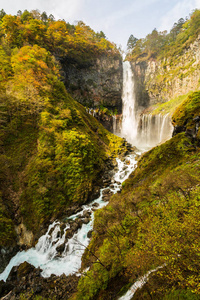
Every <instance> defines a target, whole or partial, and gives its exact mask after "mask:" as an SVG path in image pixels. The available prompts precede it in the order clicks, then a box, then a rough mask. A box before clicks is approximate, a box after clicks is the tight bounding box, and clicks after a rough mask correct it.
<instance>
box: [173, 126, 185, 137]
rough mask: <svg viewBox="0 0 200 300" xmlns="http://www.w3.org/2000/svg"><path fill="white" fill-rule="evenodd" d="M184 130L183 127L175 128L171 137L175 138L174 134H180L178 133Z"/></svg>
mask: <svg viewBox="0 0 200 300" xmlns="http://www.w3.org/2000/svg"><path fill="white" fill-rule="evenodd" d="M185 130H186V127H185V126H175V127H174V130H173V133H172V136H175V135H176V134H178V133H180V132H184V131H185Z"/></svg>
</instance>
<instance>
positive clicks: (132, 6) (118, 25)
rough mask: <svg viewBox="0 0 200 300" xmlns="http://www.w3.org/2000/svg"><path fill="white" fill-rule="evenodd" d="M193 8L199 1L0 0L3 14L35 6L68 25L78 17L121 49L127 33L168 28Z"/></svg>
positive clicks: (145, 32) (134, 33) (197, 6)
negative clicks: (101, 32)
mask: <svg viewBox="0 0 200 300" xmlns="http://www.w3.org/2000/svg"><path fill="white" fill-rule="evenodd" d="M195 8H198V9H200V0H0V9H4V10H5V12H6V13H7V14H12V15H15V14H17V11H18V10H21V11H22V12H23V11H24V10H25V9H27V10H28V11H31V10H32V9H38V10H39V11H40V12H41V13H42V12H43V11H45V12H46V13H47V15H49V14H53V15H54V17H55V19H56V20H58V19H64V20H65V21H66V22H69V23H70V24H76V22H77V21H80V20H81V21H83V22H84V23H85V24H86V25H89V26H90V27H91V28H92V29H93V30H94V31H96V32H99V31H103V32H104V33H105V35H106V37H107V38H108V40H110V41H111V42H114V43H115V44H117V46H119V47H120V46H121V47H122V49H123V50H125V48H126V44H127V41H128V38H129V36H130V35H131V34H133V35H134V36H135V37H137V38H144V37H145V36H146V35H147V34H148V33H151V32H152V30H153V29H154V28H156V29H157V30H158V31H164V30H167V31H169V30H170V29H171V28H172V26H173V24H174V23H175V22H177V21H178V20H179V19H180V18H185V17H188V16H189V15H190V13H191V12H192V11H193V10H194V9H195Z"/></svg>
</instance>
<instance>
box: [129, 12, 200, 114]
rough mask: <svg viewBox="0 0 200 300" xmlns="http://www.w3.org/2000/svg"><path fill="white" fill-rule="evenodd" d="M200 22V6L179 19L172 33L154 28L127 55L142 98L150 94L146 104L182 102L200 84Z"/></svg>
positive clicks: (137, 92)
mask: <svg viewBox="0 0 200 300" xmlns="http://www.w3.org/2000/svg"><path fill="white" fill-rule="evenodd" d="M199 24H200V10H195V11H194V12H193V13H192V14H191V15H190V18H188V19H186V20H184V19H180V20H179V21H178V22H177V23H175V24H174V26H173V28H172V29H171V31H170V32H169V33H167V31H163V32H158V31H157V30H156V29H154V30H153V31H152V33H150V34H148V35H147V36H146V38H144V39H140V40H138V41H137V42H136V44H135V45H134V46H133V48H132V49H131V50H130V53H129V54H128V55H127V59H128V60H129V61H130V62H131V63H132V68H133V71H134V74H135V80H136V82H137V91H136V94H137V95H138V99H139V100H138V101H142V102H144V101H143V100H142V99H144V97H146V106H149V105H154V104H157V106H159V105H160V104H162V103H164V102H167V101H169V100H170V101H171V100H172V99H176V102H177V103H178V102H179V103H180V102H181V100H182V99H181V97H180V96H182V95H186V94H187V93H189V92H191V91H195V90H198V89H199V88H200V84H199V77H200V71H199V70H200V68H199V64H200V52H199V45H200V35H199V34H200V26H199ZM140 99H141V100H140ZM148 100H149V103H148ZM153 108H155V107H153ZM168 108H169V107H168ZM172 109H173V107H172ZM164 110H165V108H164V106H163V107H162V111H163V113H164ZM168 112H169V111H168Z"/></svg>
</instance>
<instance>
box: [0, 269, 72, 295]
mask: <svg viewBox="0 0 200 300" xmlns="http://www.w3.org/2000/svg"><path fill="white" fill-rule="evenodd" d="M12 272H14V274H13V275H12V276H9V278H8V280H7V282H6V283H5V282H4V281H0V297H1V299H4V300H6V299H7V300H20V299H22V297H23V299H32V296H31V298H30V295H34V296H35V295H37V296H39V297H40V298H41V299H69V298H70V297H71V296H72V294H73V293H74V292H76V287H77V284H78V277H76V276H75V275H73V276H66V275H64V274H63V275H61V276H55V275H51V276H50V277H49V278H44V277H42V276H40V273H41V269H39V268H37V269H36V268H34V267H33V266H32V265H30V264H28V263H23V264H21V265H20V266H19V267H15V270H12ZM38 275H39V276H38ZM34 296H33V298H34V299H35V297H34Z"/></svg>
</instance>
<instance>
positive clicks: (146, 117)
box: [120, 61, 173, 148]
mask: <svg viewBox="0 0 200 300" xmlns="http://www.w3.org/2000/svg"><path fill="white" fill-rule="evenodd" d="M138 106H139V105H137V103H136V95H135V83H134V74H133V72H132V70H131V65H130V62H128V61H125V62H124V64H123V94H122V126H121V133H120V136H122V137H125V138H126V139H127V141H128V142H130V143H131V144H132V145H134V146H137V147H138V148H152V147H154V146H156V145H158V144H159V143H161V142H164V141H166V140H167V139H169V138H170V137H171V136H172V131H173V126H172V124H171V119H170V116H169V115H168V114H167V115H162V114H157V115H151V114H141V115H140V113H141V110H138V108H137V107H138Z"/></svg>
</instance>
